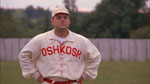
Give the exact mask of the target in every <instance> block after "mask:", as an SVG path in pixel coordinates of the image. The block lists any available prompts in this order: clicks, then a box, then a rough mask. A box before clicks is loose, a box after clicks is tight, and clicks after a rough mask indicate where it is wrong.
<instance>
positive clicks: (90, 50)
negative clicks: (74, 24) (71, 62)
mask: <svg viewBox="0 0 150 84" xmlns="http://www.w3.org/2000/svg"><path fill="white" fill-rule="evenodd" d="M85 44H86V57H85V60H86V64H85V69H84V72H83V74H82V77H83V79H85V78H89V79H95V78H96V76H97V74H98V68H99V64H100V62H101V54H100V52H99V51H98V49H97V48H96V47H95V46H94V45H93V44H92V43H91V42H90V41H89V40H87V41H86V43H85Z"/></svg>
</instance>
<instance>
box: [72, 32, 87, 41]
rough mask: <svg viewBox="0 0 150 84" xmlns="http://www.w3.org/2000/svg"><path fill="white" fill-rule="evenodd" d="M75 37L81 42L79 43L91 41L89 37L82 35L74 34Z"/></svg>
mask: <svg viewBox="0 0 150 84" xmlns="http://www.w3.org/2000/svg"><path fill="white" fill-rule="evenodd" d="M73 36H74V37H75V39H76V40H79V41H84V42H87V41H90V40H89V39H88V38H87V37H85V36H83V35H81V34H77V33H74V32H73Z"/></svg>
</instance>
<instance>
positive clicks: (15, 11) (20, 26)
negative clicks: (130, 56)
mask: <svg viewBox="0 0 150 84" xmlns="http://www.w3.org/2000/svg"><path fill="white" fill-rule="evenodd" d="M57 5H64V6H66V7H67V8H68V9H69V10H70V13H71V20H72V24H71V27H70V29H71V30H72V31H74V32H76V33H80V34H82V35H84V36H86V37H88V38H150V34H149V33H150V1H149V0H125V1H124V0H92V1H91V0H86V1H84V0H55V1H54V0H30V1H27V0H1V7H0V11H1V16H0V18H1V21H0V24H1V33H0V37H1V38H22V37H23V38H24V37H33V36H35V35H37V34H39V33H42V32H45V31H48V30H51V29H52V25H51V24H50V18H51V10H52V9H53V8H54V7H55V6H57ZM12 31H13V32H12Z"/></svg>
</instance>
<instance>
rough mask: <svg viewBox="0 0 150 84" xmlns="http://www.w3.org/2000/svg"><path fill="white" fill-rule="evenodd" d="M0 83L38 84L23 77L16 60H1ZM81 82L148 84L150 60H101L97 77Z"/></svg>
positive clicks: (91, 83)
mask: <svg viewBox="0 0 150 84" xmlns="http://www.w3.org/2000/svg"><path fill="white" fill-rule="evenodd" d="M0 84H39V83H37V82H36V81H35V80H34V79H31V80H28V79H24V78H23V77H22V74H21V69H20V66H19V64H18V62H1V66H0ZM83 84H150V62H123V61H121V62H102V63H101V64H100V68H99V73H98V77H97V78H96V79H95V80H85V81H84V82H83Z"/></svg>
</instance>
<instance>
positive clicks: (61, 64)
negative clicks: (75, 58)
mask: <svg viewBox="0 0 150 84" xmlns="http://www.w3.org/2000/svg"><path fill="white" fill-rule="evenodd" d="M60 45H61V46H60V47H63V46H65V45H64V42H63V43H60ZM63 55H64V53H63V52H61V50H60V53H59V61H60V64H59V67H60V74H61V75H63V74H64V57H63Z"/></svg>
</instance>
